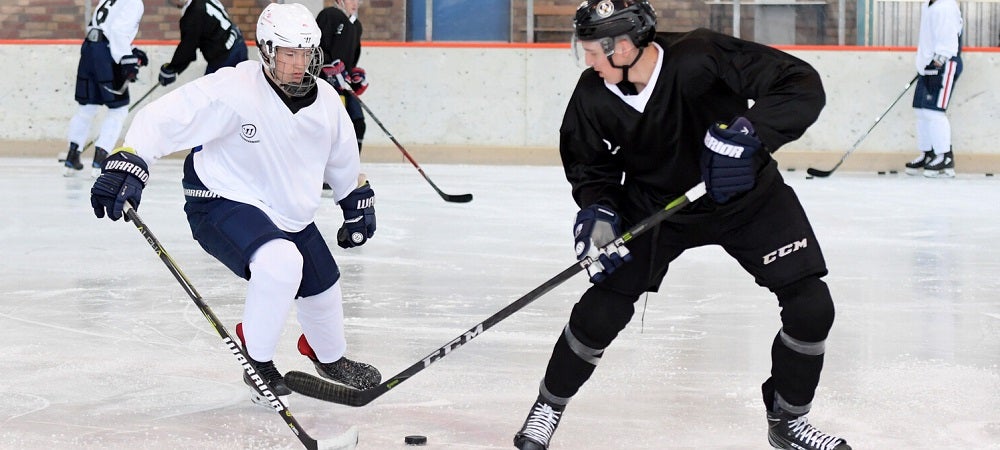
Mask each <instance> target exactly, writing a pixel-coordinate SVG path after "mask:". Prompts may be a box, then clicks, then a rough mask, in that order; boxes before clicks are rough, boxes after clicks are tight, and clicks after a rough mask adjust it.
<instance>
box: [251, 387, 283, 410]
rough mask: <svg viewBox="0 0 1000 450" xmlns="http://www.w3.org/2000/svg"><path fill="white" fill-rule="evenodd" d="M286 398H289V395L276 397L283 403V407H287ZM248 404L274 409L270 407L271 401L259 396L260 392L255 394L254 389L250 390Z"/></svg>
mask: <svg viewBox="0 0 1000 450" xmlns="http://www.w3.org/2000/svg"><path fill="white" fill-rule="evenodd" d="M288 397H290V396H289V395H280V396H278V398H279V399H281V402H282V403H284V404H285V406H289V403H288ZM250 402H251V403H253V404H255V405H258V406H263V407H265V408H269V409H274V406H272V405H271V401H270V400H268V399H267V397H265V396H263V395H261V393H260V392H257V390H256V389H254V388H250Z"/></svg>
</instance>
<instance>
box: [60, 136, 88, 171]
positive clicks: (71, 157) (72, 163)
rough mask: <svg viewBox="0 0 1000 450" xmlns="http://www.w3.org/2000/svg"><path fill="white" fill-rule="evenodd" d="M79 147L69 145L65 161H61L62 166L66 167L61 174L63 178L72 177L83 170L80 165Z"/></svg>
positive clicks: (72, 144)
mask: <svg viewBox="0 0 1000 450" xmlns="http://www.w3.org/2000/svg"><path fill="white" fill-rule="evenodd" d="M79 148H80V146H79V145H77V144H75V143H72V142H71V143H70V144H69V152H67V153H66V159H65V160H64V161H63V165H64V166H65V167H66V169H65V171H64V172H63V175H64V176H67V177H68V176H72V175H73V174H75V173H76V171H78V170H83V164H81V163H80V151H79Z"/></svg>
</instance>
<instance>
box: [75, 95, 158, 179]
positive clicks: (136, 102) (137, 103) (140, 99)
mask: <svg viewBox="0 0 1000 450" xmlns="http://www.w3.org/2000/svg"><path fill="white" fill-rule="evenodd" d="M159 86H160V83H156V84H154V85H153V87H151V88H149V90H148V91H146V93H145V94H142V97H139V100H136V101H134V102H132V104H131V105H129V107H128V112H132V110H133V109H135V107H136V106H139V103H142V101H143V100H145V99H146V97H149V94H152V93H153V91H155V90H156V88H157V87H159ZM112 92H114V91H112ZM94 142H97V140H96V139H95V140H92V141H90V142H87V145H84V146H83V148H81V149H80V153H83V152H85V151H86V150H87V149H88V148H90V146H91V145H94ZM59 162H66V159H65V158H59Z"/></svg>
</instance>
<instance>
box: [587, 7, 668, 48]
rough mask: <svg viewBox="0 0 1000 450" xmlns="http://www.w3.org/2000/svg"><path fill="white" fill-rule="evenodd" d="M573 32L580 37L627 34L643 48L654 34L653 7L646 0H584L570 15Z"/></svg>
mask: <svg viewBox="0 0 1000 450" xmlns="http://www.w3.org/2000/svg"><path fill="white" fill-rule="evenodd" d="M573 33H574V37H575V38H576V39H578V40H581V41H593V40H597V39H601V38H615V37H618V36H628V37H629V39H631V40H632V44H633V45H635V46H636V48H642V47H645V46H646V45H648V44H649V43H650V42H652V41H653V36H654V35H655V34H656V11H654V10H653V7H652V6H651V5H650V4H649V1H648V0H586V1H584V2H583V3H581V4H580V7H579V8H577V10H576V16H574V17H573Z"/></svg>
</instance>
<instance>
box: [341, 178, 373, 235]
mask: <svg viewBox="0 0 1000 450" xmlns="http://www.w3.org/2000/svg"><path fill="white" fill-rule="evenodd" d="M339 203H340V208H341V209H343V210H344V225H343V226H341V227H340V230H338V231H337V245H339V246H340V248H351V247H358V246H360V245H364V243H365V242H367V241H368V239H371V237H372V236H374V235H375V191H373V190H372V186H371V185H370V184H368V182H367V181H365V184H363V185H362V186H361V187H359V188H357V189H355V190H353V191H351V193H350V194H347V197H344V199H343V200H341V201H340V202H339Z"/></svg>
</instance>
